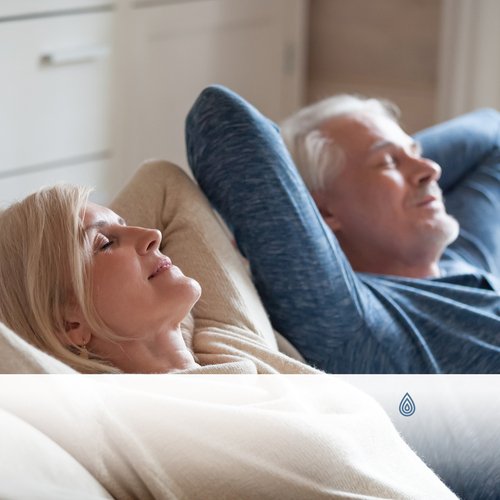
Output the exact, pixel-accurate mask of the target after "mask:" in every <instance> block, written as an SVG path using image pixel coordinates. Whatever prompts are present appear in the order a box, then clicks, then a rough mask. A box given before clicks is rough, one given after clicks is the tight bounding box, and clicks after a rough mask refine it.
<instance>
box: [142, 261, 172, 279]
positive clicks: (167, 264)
mask: <svg viewBox="0 0 500 500" xmlns="http://www.w3.org/2000/svg"><path fill="white" fill-rule="evenodd" d="M171 267H172V261H171V260H170V259H168V258H167V259H162V260H161V261H160V262H159V263H158V264H157V266H156V270H155V271H154V272H153V273H151V274H150V275H149V277H148V280H150V279H153V278H154V277H155V276H158V274H160V273H162V272H163V271H166V270H167V269H170V268H171Z"/></svg>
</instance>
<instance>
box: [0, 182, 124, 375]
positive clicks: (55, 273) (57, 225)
mask: <svg viewBox="0 0 500 500" xmlns="http://www.w3.org/2000/svg"><path fill="white" fill-rule="evenodd" d="M90 192H91V189H89V188H84V187H76V186H70V185H57V186H53V187H50V188H45V189H41V190H40V191H38V192H36V193H34V194H32V195H30V196H28V197H27V198H25V199H24V200H22V201H20V202H18V203H14V204H13V205H11V206H10V207H8V208H7V209H5V210H4V211H2V212H0V321H3V322H4V323H5V324H6V325H7V326H8V327H9V328H11V329H12V330H13V331H15V332H16V333H17V334H18V335H20V336H21V337H23V338H24V339H25V340H26V341H27V342H29V343H31V344H32V345H34V346H35V347H38V348H39V349H41V350H43V351H45V352H47V353H48V354H51V355H52V356H54V357H56V358H58V359H59V360H61V361H62V362H64V363H66V364H68V365H70V366H71V367H72V368H74V369H75V370H77V371H79V372H82V373H116V372H119V370H118V369H116V368H115V367H112V366H110V365H109V364H107V363H106V362H105V361H104V360H102V359H99V357H97V356H92V355H91V356H89V359H86V358H85V356H82V351H83V350H82V348H81V347H80V346H77V345H75V344H71V343H70V341H69V338H68V337H67V335H66V330H67V327H66V322H65V312H66V310H67V308H68V307H70V306H71V305H74V304H76V305H78V306H80V308H81V310H82V312H83V315H84V317H85V319H86V320H87V322H88V324H89V326H90V328H91V329H92V331H93V332H96V335H98V336H100V337H106V338H110V339H113V340H116V339H117V336H116V335H113V333H112V332H110V331H109V329H108V328H107V327H106V325H105V324H104V323H103V321H102V320H101V319H100V318H99V316H98V314H97V312H96V310H95V307H94V304H93V300H92V283H91V273H90V266H91V258H92V247H91V245H90V243H89V241H88V238H87V237H86V233H85V231H84V227H83V221H82V219H83V215H82V214H83V213H84V211H85V207H86V205H87V202H88V196H89V194H90Z"/></svg>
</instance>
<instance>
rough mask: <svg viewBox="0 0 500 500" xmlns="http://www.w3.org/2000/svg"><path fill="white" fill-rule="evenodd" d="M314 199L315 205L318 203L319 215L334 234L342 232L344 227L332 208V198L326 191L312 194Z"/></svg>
mask: <svg viewBox="0 0 500 500" xmlns="http://www.w3.org/2000/svg"><path fill="white" fill-rule="evenodd" d="M311 196H312V199H313V200H314V203H316V207H318V210H319V213H320V214H321V217H323V220H324V221H325V223H326V225H327V226H328V227H329V228H330V229H331V230H332V231H333V232H334V233H336V232H337V231H340V229H342V226H341V224H340V221H339V219H338V217H337V216H336V215H335V213H334V211H333V207H332V203H331V200H330V197H329V196H328V194H327V193H326V192H325V191H313V192H312V193H311Z"/></svg>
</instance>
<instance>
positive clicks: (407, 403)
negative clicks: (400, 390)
mask: <svg viewBox="0 0 500 500" xmlns="http://www.w3.org/2000/svg"><path fill="white" fill-rule="evenodd" d="M415 410H416V407H415V403H414V402H413V399H411V396H410V395H409V394H408V393H406V394H405V395H404V396H403V399H402V400H401V403H399V413H401V415H403V417H411V416H412V415H413V414H414V413H415Z"/></svg>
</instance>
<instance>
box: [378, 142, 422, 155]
mask: <svg viewBox="0 0 500 500" xmlns="http://www.w3.org/2000/svg"><path fill="white" fill-rule="evenodd" d="M391 146H395V147H398V148H399V147H400V145H399V144H396V143H395V142H392V141H387V140H382V141H379V142H376V143H375V144H372V146H371V147H370V149H369V152H370V153H375V152H376V151H379V150H381V149H384V148H387V147H391ZM409 146H410V148H412V149H413V150H415V152H417V153H419V154H420V153H421V152H422V146H421V144H420V143H419V142H417V141H411V142H410V144H409Z"/></svg>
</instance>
